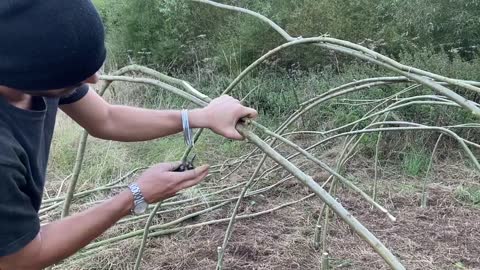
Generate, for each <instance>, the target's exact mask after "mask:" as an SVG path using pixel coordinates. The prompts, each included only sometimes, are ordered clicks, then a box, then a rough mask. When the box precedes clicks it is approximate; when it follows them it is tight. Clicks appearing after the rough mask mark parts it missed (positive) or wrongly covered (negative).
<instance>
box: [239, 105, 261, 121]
mask: <svg viewBox="0 0 480 270" xmlns="http://www.w3.org/2000/svg"><path fill="white" fill-rule="evenodd" d="M257 116H258V112H257V110H255V109H252V108H249V107H245V110H244V111H243V116H242V118H243V117H248V118H250V119H255V118H257Z"/></svg>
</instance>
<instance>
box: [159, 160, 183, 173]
mask: <svg viewBox="0 0 480 270" xmlns="http://www.w3.org/2000/svg"><path fill="white" fill-rule="evenodd" d="M180 164H182V162H180V161H174V162H164V163H159V164H157V165H155V166H154V168H155V169H157V170H159V171H162V172H168V171H173V170H175V169H176V168H178V166H180Z"/></svg>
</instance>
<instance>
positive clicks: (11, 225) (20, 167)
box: [0, 84, 88, 256]
mask: <svg viewBox="0 0 480 270" xmlns="http://www.w3.org/2000/svg"><path fill="white" fill-rule="evenodd" d="M87 92H88V85H86V84H85V85H82V86H81V87H79V88H78V89H76V90H75V91H74V92H73V93H72V94H70V95H69V96H67V97H62V98H44V97H33V99H32V108H31V110H23V109H20V108H17V107H15V106H13V105H11V104H9V103H8V102H7V101H6V100H5V98H3V97H2V96H0V256H6V255H9V254H12V253H15V252H17V251H19V250H20V249H22V248H23V247H25V246H26V245H27V244H28V243H30V242H31V241H32V240H33V239H34V238H35V236H36V235H37V234H38V232H39V230H40V220H39V217H38V210H39V209H40V204H41V202H42V194H43V188H44V184H45V174H46V169H47V162H48V155H49V151H50V144H51V142H52V135H53V130H54V127H55V118H56V115H57V110H58V106H59V105H63V104H70V103H73V102H76V101H78V100H79V99H81V98H82V97H84V96H85V95H86V94H87Z"/></svg>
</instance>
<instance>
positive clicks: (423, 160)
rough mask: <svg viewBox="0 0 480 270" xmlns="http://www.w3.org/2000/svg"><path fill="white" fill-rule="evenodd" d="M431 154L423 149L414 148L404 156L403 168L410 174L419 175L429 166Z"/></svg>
mask: <svg viewBox="0 0 480 270" xmlns="http://www.w3.org/2000/svg"><path fill="white" fill-rule="evenodd" d="M428 162H429V156H428V155H427V154H426V153H425V152H424V150H422V149H418V148H412V149H410V150H408V151H407V152H406V153H405V155H404V157H403V164H402V165H403V169H404V171H405V173H407V174H408V175H410V176H419V175H420V174H421V173H423V172H425V171H426V170H427V167H428Z"/></svg>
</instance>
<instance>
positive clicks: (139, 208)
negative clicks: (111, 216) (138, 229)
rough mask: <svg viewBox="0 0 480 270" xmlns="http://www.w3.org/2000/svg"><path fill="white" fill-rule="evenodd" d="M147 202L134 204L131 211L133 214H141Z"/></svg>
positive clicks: (145, 208)
mask: <svg viewBox="0 0 480 270" xmlns="http://www.w3.org/2000/svg"><path fill="white" fill-rule="evenodd" d="M147 207H148V204H147V203H146V202H141V203H138V204H137V205H135V208H134V209H133V212H135V214H143V213H145V211H146V210H147Z"/></svg>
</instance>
